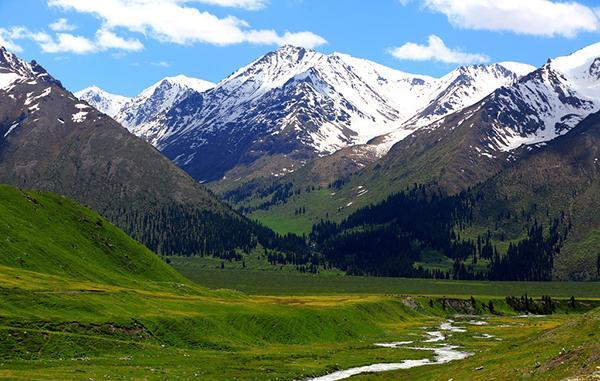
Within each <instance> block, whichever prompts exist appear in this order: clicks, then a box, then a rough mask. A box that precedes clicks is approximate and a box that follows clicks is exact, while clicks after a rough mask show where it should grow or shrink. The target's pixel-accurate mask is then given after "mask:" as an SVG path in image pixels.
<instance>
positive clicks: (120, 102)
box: [74, 86, 131, 118]
mask: <svg viewBox="0 0 600 381" xmlns="http://www.w3.org/2000/svg"><path fill="white" fill-rule="evenodd" d="M74 95H75V96H76V97H77V98H79V99H81V100H83V101H86V102H87V103H89V104H91V105H92V106H94V107H95V108H96V109H97V110H99V111H101V112H103V113H105V114H106V115H108V116H110V117H112V118H114V117H115V116H116V115H117V113H118V112H119V111H120V110H121V108H123V106H124V105H125V103H127V102H128V101H129V100H130V99H131V98H128V97H124V96H122V95H116V94H111V93H109V92H107V91H104V90H102V89H101V88H99V87H98V86H90V87H87V88H85V89H83V90H80V91H78V92H76V93H74Z"/></svg>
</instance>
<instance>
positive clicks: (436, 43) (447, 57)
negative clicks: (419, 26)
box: [389, 35, 490, 65]
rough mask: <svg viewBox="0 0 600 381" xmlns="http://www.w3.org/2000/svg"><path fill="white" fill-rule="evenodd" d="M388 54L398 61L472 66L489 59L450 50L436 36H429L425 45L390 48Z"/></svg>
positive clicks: (410, 43) (412, 44) (480, 55)
mask: <svg viewBox="0 0 600 381" xmlns="http://www.w3.org/2000/svg"><path fill="white" fill-rule="evenodd" d="M389 53H390V54H391V55H392V56H394V57H396V58H397V59H399V60H408V61H438V62H444V63H450V64H463V65H466V64H473V63H483V62H488V61H489V60H490V58H489V57H488V56H486V55H483V54H473V53H465V52H463V51H461V50H459V49H451V48H449V47H447V46H446V44H445V43H444V41H443V40H442V39H441V38H439V37H438V36H436V35H431V36H429V38H428V40H427V45H419V44H416V43H414V42H407V43H406V44H404V45H402V46H400V47H396V48H392V49H390V50H389Z"/></svg>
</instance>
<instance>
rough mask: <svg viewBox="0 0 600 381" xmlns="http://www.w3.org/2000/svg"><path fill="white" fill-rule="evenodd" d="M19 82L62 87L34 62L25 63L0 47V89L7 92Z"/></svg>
mask: <svg viewBox="0 0 600 381" xmlns="http://www.w3.org/2000/svg"><path fill="white" fill-rule="evenodd" d="M19 80H31V81H37V80H39V81H43V82H47V83H54V84H56V85H58V86H62V85H61V84H60V82H59V81H57V80H55V79H54V78H52V76H51V75H50V74H48V72H47V71H46V69H44V68H43V67H41V66H40V65H39V64H38V63H37V62H36V61H31V62H26V61H23V60H22V59H20V58H18V57H17V56H15V55H14V54H13V53H11V52H9V51H8V50H6V49H5V48H4V47H2V46H0V89H1V90H7V89H9V88H10V87H12V84H13V83H14V82H17V81H19Z"/></svg>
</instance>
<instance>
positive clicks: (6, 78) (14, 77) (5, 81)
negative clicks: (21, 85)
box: [0, 73, 23, 91]
mask: <svg viewBox="0 0 600 381" xmlns="http://www.w3.org/2000/svg"><path fill="white" fill-rule="evenodd" d="M22 78H23V77H21V76H20V75H18V74H15V73H0V90H5V91H8V90H9V89H10V88H11V87H12V85H13V84H14V83H15V82H17V81H18V80H19V79H22Z"/></svg>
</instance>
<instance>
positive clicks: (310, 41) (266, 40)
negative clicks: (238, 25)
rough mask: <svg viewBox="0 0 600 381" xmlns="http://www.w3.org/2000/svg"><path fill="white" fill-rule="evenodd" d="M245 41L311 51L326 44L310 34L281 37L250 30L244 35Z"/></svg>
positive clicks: (269, 31)
mask: <svg viewBox="0 0 600 381" xmlns="http://www.w3.org/2000/svg"><path fill="white" fill-rule="evenodd" d="M245 40H246V41H247V42H250V43H252V44H264V45H279V46H281V45H295V46H301V47H304V48H309V49H312V48H314V47H316V46H319V45H323V44H326V43H327V41H326V40H325V39H324V38H323V37H321V36H319V35H316V34H314V33H312V32H297V33H290V32H286V33H285V34H284V35H283V36H280V35H278V34H277V33H276V32H275V31H273V30H251V31H248V32H247V33H246V35H245Z"/></svg>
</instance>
